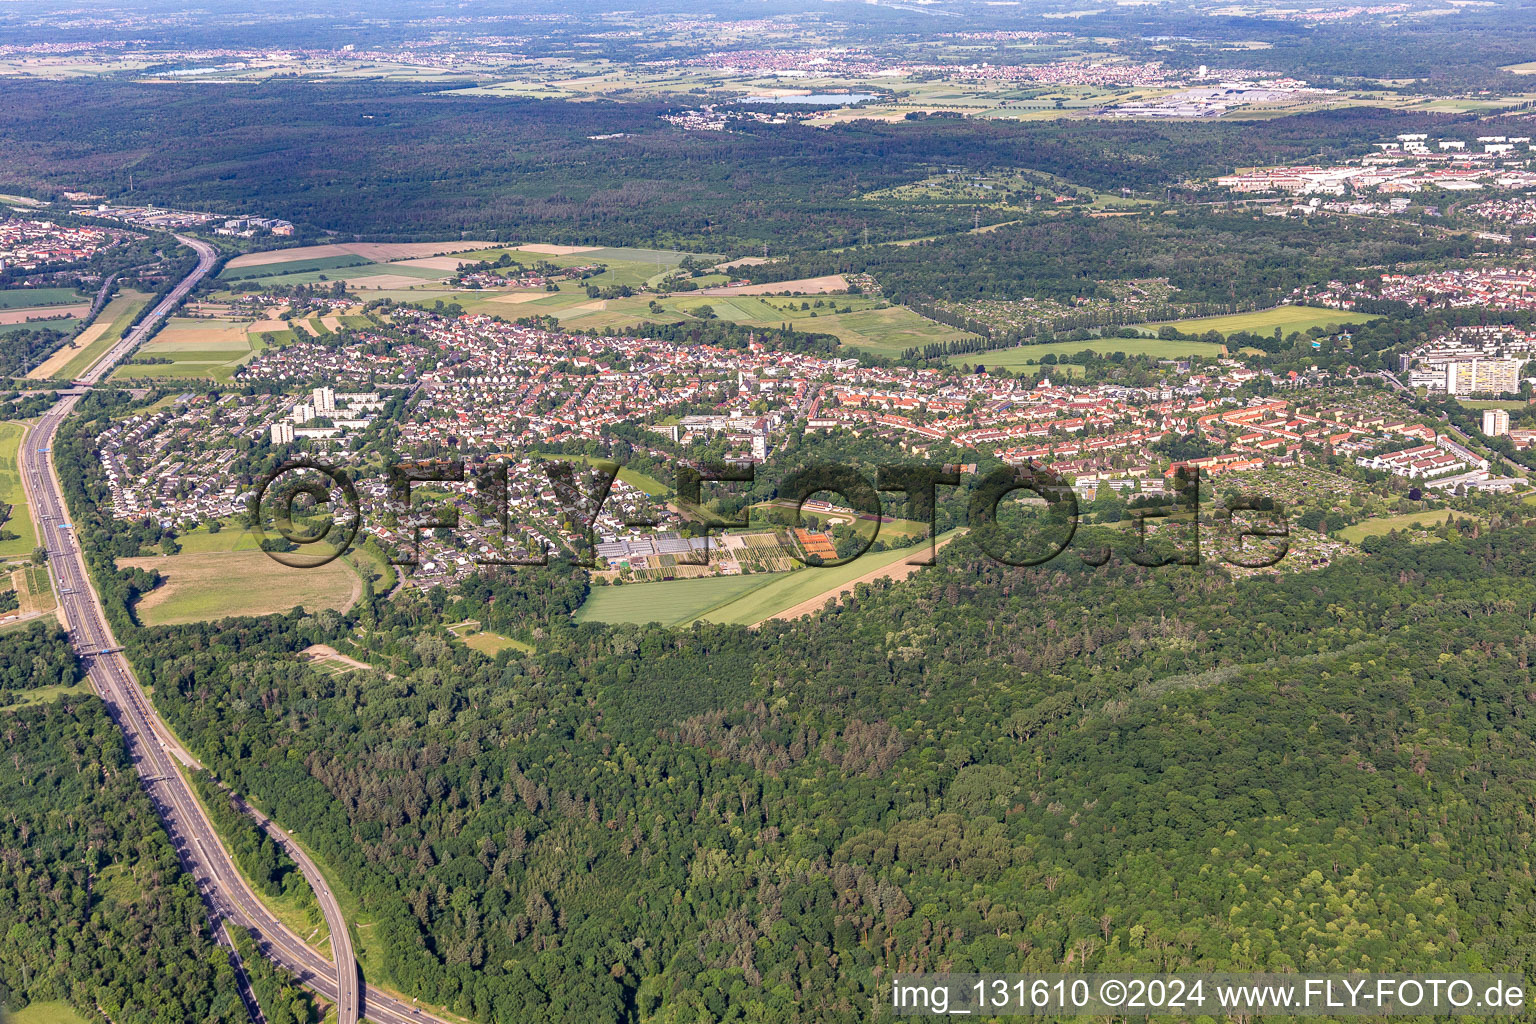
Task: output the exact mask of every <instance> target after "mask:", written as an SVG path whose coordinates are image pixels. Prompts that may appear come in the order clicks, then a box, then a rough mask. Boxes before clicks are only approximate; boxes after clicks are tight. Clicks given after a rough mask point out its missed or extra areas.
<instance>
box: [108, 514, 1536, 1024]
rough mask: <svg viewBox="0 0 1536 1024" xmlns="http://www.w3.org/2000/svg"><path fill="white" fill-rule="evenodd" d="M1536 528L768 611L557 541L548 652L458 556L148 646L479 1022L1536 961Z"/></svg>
mask: <svg viewBox="0 0 1536 1024" xmlns="http://www.w3.org/2000/svg"><path fill="white" fill-rule="evenodd" d="M1533 540H1536V531H1531V530H1520V529H1516V530H1507V531H1500V532H1498V533H1495V534H1489V535H1484V536H1482V537H1475V536H1471V535H1468V536H1465V537H1461V536H1459V535H1458V536H1457V537H1455V538H1453V539H1452V540H1450V541H1445V542H1441V543H1437V544H1432V545H1410V544H1408V543H1406V542H1400V541H1397V540H1393V539H1390V538H1388V539H1386V540H1385V541H1383V542H1381V543H1376V544H1373V545H1372V548H1373V549H1375V553H1374V554H1373V555H1372V556H1370V557H1368V558H1365V559H1363V560H1358V561H1355V560H1351V561H1346V562H1345V563H1342V564H1340V565H1337V566H1335V567H1334V568H1331V569H1328V570H1324V571H1322V572H1319V573H1315V574H1296V575H1290V576H1282V577H1279V578H1276V579H1253V580H1249V581H1246V582H1241V583H1234V582H1232V581H1230V580H1228V579H1227V578H1226V577H1225V576H1224V575H1223V574H1222V573H1221V572H1220V571H1219V570H1216V569H1210V568H1186V567H1174V568H1163V569H1156V570H1147V569H1140V568H1136V567H1130V566H1120V567H1116V566H1113V565H1111V566H1108V567H1104V568H1100V569H1092V568H1088V567H1086V566H1081V565H1076V560H1072V559H1067V560H1064V561H1059V562H1056V563H1052V564H1051V566H1049V567H1046V568H1037V569H1010V568H1007V567H1004V566H1000V565H997V564H996V563H994V562H993V561H991V560H990V559H988V558H986V557H984V556H983V555H981V554H980V553H979V552H978V551H976V550H975V548H974V547H972V546H971V545H970V544H969V542H968V541H964V540H962V541H957V542H955V543H954V544H952V545H951V546H950V548H948V549H946V552H945V555H944V557H943V558H942V559H941V564H940V565H939V567H938V568H935V569H931V570H926V571H924V572H923V573H920V574H919V575H918V576H916V577H914V578H913V579H912V580H910V581H908V582H906V583H904V584H899V585H890V584H885V585H880V586H877V587H874V588H872V589H865V590H862V591H861V593H860V595H859V596H858V598H857V599H856V600H854V601H852V602H850V603H849V604H847V605H846V606H844V607H843V608H842V609H841V610H839V611H838V612H835V613H831V614H828V615H825V616H823V617H822V618H821V619H819V620H818V621H814V622H813V621H803V622H800V623H796V624H777V625H769V626H766V627H764V628H762V629H760V630H748V629H741V628H736V627H714V626H697V627H695V628H693V629H690V630H687V631H683V632H672V631H666V630H662V629H659V628H643V627H621V628H598V627H592V626H583V627H575V626H572V625H571V624H570V623H569V621H568V620H567V618H566V613H565V611H564V610H563V609H564V607H565V605H564V603H563V602H560V603H556V604H554V605H553V606H546V607H545V608H544V610H543V611H542V612H541V611H540V609H539V607H538V604H537V602H536V601H531V600H530V598H533V596H534V595H535V594H536V593H538V592H540V591H541V590H545V589H546V588H547V592H549V593H559V592H560V586H561V584H560V578H559V577H556V576H552V575H550V574H546V573H543V572H539V573H530V574H526V575H520V576H518V577H517V578H518V579H520V580H521V581H522V582H521V583H520V584H519V585H518V589H517V590H516V591H513V592H510V593H509V599H510V600H512V601H514V603H516V602H519V601H521V602H522V603H521V604H519V605H518V607H519V612H518V614H519V615H520V616H521V617H522V619H523V620H524V623H525V630H526V631H525V633H524V634H523V635H527V636H529V637H531V638H533V639H534V641H535V644H536V649H535V652H534V653H533V654H529V655H521V654H518V653H517V652H515V651H509V652H504V653H503V654H501V655H500V656H498V658H497V659H496V660H495V661H492V660H491V659H488V658H484V657H482V656H480V655H478V654H476V653H474V652H471V651H469V650H467V649H465V648H463V647H462V646H460V645H459V644H457V643H456V642H455V641H453V640H451V639H450V638H448V637H447V636H446V634H443V633H441V632H439V631H438V630H435V629H433V628H432V625H431V624H432V623H433V622H434V621H443V620H444V618H448V619H451V618H453V617H454V616H457V615H461V614H463V612H464V611H465V606H464V605H463V603H462V601H461V599H457V598H454V597H452V596H451V595H446V594H444V593H442V592H440V591H435V592H433V593H432V594H429V595H424V596H422V597H420V598H419V599H415V600H414V602H413V600H412V599H406V600H403V601H402V600H399V599H397V600H396V601H393V602H389V603H388V604H386V605H375V606H371V607H370V608H368V609H366V610H365V612H364V614H365V616H366V617H367V625H366V626H365V628H364V630H363V632H362V633H361V634H353V633H352V632H351V630H352V626H351V624H350V623H349V621H348V620H347V619H346V618H344V617H342V616H339V615H335V614H334V613H324V614H322V615H317V616H303V615H299V614H294V615H291V616H286V617H279V618H272V619H266V620H239V621H231V622H228V623H225V624H222V625H210V626H203V627H192V628H190V629H188V628H181V629H177V630H166V629H161V630H145V631H142V632H140V633H138V634H137V635H136V637H135V639H134V641H133V649H134V651H135V659H136V661H137V662H138V665H139V667H140V669H141V671H142V672H143V673H144V675H145V677H146V681H148V682H152V683H153V684H154V685H155V687H156V691H155V694H156V700H157V702H158V703H159V705H160V707H161V708H162V710H163V711H164V712H165V713H166V714H167V716H168V717H169V719H170V720H171V722H172V724H173V726H174V727H175V728H176V730H177V731H178V733H179V734H180V735H182V736H184V737H185V738H187V740H188V741H190V742H191V744H192V745H193V747H194V749H195V750H196V751H197V753H198V754H199V756H201V757H203V758H205V759H206V760H207V762H208V763H209V764H210V765H211V766H212V767H213V768H214V769H215V770H216V771H217V772H218V773H219V774H220V776H221V777H222V778H223V779H224V780H225V781H226V782H227V783H229V784H230V785H232V786H233V787H234V788H235V789H236V790H238V791H240V792H242V793H245V794H247V795H249V796H250V797H251V798H253V799H255V800H256V801H258V802H259V803H260V804H262V806H264V807H265V808H266V809H268V810H271V811H273V812H274V813H276V814H277V816H278V817H279V818H280V819H281V820H283V821H285V822H289V823H293V824H294V825H297V826H300V827H302V828H304V829H305V831H306V834H307V835H308V836H309V837H310V842H311V843H312V844H313V845H314V847H315V849H316V850H317V851H318V853H319V854H320V855H321V857H322V858H323V859H324V860H325V861H326V863H327V864H329V866H330V868H331V870H332V871H333V872H334V873H335V877H336V880H337V881H338V882H339V883H340V884H341V885H342V886H343V888H344V890H346V891H350V892H351V893H352V894H353V895H354V896H355V897H356V898H357V899H358V900H359V901H360V904H361V906H362V908H363V913H364V915H365V917H366V918H367V919H368V920H369V921H371V922H375V923H376V925H377V934H378V936H379V941H380V942H381V943H382V945H383V949H384V953H385V959H386V960H387V963H388V977H387V978H376V979H375V980H385V981H388V982H390V983H392V984H395V985H398V986H400V987H401V988H403V989H405V990H407V991H409V992H411V993H412V994H416V995H419V996H421V997H422V998H424V999H427V1000H430V1001H433V1002H436V1003H440V1004H443V1005H446V1006H448V1007H449V1008H451V1009H453V1010H455V1011H457V1012H460V1013H464V1014H466V1015H469V1016H471V1017H474V1018H476V1019H478V1020H484V1021H496V1022H512V1021H533V1020H544V1019H549V1018H551V1017H553V1016H561V1015H563V1016H567V1017H571V1018H580V1019H619V1020H626V1019H633V1020H656V1021H681V1020H688V1021H695V1020H710V1021H726V1020H737V1019H772V1020H784V1021H839V1020H847V1021H854V1020H862V1019H864V1015H865V1013H866V1011H867V1007H868V1005H869V1000H870V999H871V998H872V993H873V992H874V991H875V990H876V989H877V988H878V986H879V979H880V978H881V977H884V976H886V975H888V974H889V973H890V972H891V971H895V970H938V969H952V970H957V971H964V970H969V969H977V970H1022V971H1028V970H1059V969H1063V968H1081V967H1085V966H1086V967H1089V968H1092V969H1103V970H1112V969H1118V970H1132V969H1140V970H1180V969H1216V968H1230V969H1238V970H1242V969H1255V970H1256V969H1268V970H1284V969H1291V968H1294V969H1306V970H1315V971H1322V970H1349V969H1364V968H1371V969H1380V970H1411V969H1414V968H1424V967H1429V966H1431V965H1434V966H1439V967H1444V966H1446V965H1453V966H1455V967H1458V968H1465V969H1469V970H1470V969H1480V968H1483V967H1487V968H1489V969H1510V970H1529V969H1530V967H1531V963H1532V953H1533V952H1536V950H1533V948H1532V946H1531V942H1530V940H1529V939H1527V938H1523V937H1522V935H1523V934H1524V933H1526V932H1527V931H1528V925H1529V919H1530V914H1531V907H1532V899H1533V896H1536V893H1533V891H1532V889H1533V886H1532V882H1531V876H1530V871H1529V869H1530V858H1529V836H1530V833H1531V830H1532V810H1531V805H1530V801H1529V798H1528V792H1529V786H1530V784H1531V780H1532V772H1533V769H1532V768H1531V765H1532V764H1533V763H1536V747H1533V722H1532V718H1531V714H1530V711H1529V707H1530V700H1531V694H1530V692H1529V690H1530V685H1529V680H1530V673H1529V664H1530V660H1531V657H1532V654H1533V653H1536V650H1533V645H1532V641H1531V639H1530V635H1529V633H1530V621H1531V616H1532V609H1533V607H1536V570H1532V569H1531V567H1530V564H1529V560H1528V559H1526V558H1524V557H1523V552H1524V550H1525V547H1526V545H1527V544H1530V543H1531V542H1532V541H1533ZM1069 563H1071V564H1069ZM1074 565H1076V567H1074ZM496 586H501V585H500V584H492V585H491V587H492V589H491V590H489V591H484V592H482V594H481V597H480V598H478V599H477V600H479V601H481V602H482V603H483V602H484V601H485V600H486V599H487V598H488V597H489V598H490V599H491V600H492V601H493V602H494V601H495V600H496V598H495V596H494V595H495V587H496ZM517 594H522V595H524V596H523V597H521V598H519V597H517V596H516V595H517ZM413 605H414V608H413ZM1086 609H1092V612H1091V613H1090V612H1088V611H1086ZM316 641H324V642H329V643H336V644H341V645H343V646H345V647H347V648H348V649H349V650H352V651H353V652H354V653H355V654H356V655H358V656H360V657H362V658H365V659H366V660H369V661H371V662H372V663H374V664H376V665H378V666H379V668H380V669H381V671H378V672H372V673H364V672H358V673H352V674H348V675H331V674H323V673H320V672H316V671H314V670H312V669H310V668H308V667H306V666H305V665H303V664H301V663H300V662H299V660H298V659H297V658H296V657H295V655H294V652H295V651H297V650H299V649H301V648H302V647H303V646H305V645H307V644H309V643H312V642H316ZM962 652H963V656H962ZM384 669H387V670H388V671H389V672H390V673H391V674H390V675H386V674H385V673H384V671H382V670H384Z"/></svg>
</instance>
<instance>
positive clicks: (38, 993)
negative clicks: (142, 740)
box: [0, 625, 247, 1024]
mask: <svg viewBox="0 0 1536 1024" xmlns="http://www.w3.org/2000/svg"><path fill="white" fill-rule="evenodd" d="M0 665H3V666H4V672H5V673H6V684H5V685H6V686H7V687H9V688H10V689H9V690H8V691H4V692H0V704H4V703H5V702H6V697H7V695H9V696H15V695H16V692H17V691H19V690H23V689H36V688H38V687H44V686H53V685H56V684H58V683H60V682H71V681H73V680H74V679H75V678H76V677H77V675H78V671H79V670H78V668H77V666H76V664H75V659H74V654H73V652H72V651H71V650H70V648H69V645H68V643H67V642H66V640H65V638H64V636H63V634H62V633H61V632H59V631H58V630H57V629H49V628H46V627H43V626H40V625H34V626H31V627H29V628H28V629H26V630H24V631H21V632H15V631H12V632H9V633H6V634H3V635H0ZM18 676H19V677H20V678H18ZM0 737H3V738H4V740H5V756H4V757H3V758H0V807H4V808H5V813H4V815H3V816H0V851H3V853H0V935H3V936H4V940H5V941H4V942H0V1004H4V1005H5V1006H7V1007H9V1008H11V1009H13V1010H19V1009H22V1008H24V1007H26V1006H27V1005H29V1004H30V1003H32V1002H46V1001H52V1000H67V1001H68V1002H70V1003H71V1004H73V1005H74V1006H75V1007H76V1009H78V1010H79V1011H80V1012H81V1013H82V1014H84V1015H85V1016H86V1017H87V1018H90V1019H102V1018H105V1019H107V1020H111V1021H114V1022H117V1024H210V1022H214V1024H217V1022H229V1024H235V1022H243V1021H245V1020H247V1016H246V1009H245V1006H244V1005H243V1004H242V1002H241V1001H240V997H239V995H238V992H237V990H236V987H235V975H234V968H233V967H232V966H231V964H230V961H229V958H228V956H227V954H226V953H225V952H224V951H222V950H220V949H219V948H218V947H217V946H215V945H214V943H213V940H212V938H211V936H210V934H209V932H208V924H207V916H206V910H205V909H204V907H203V903H202V900H201V899H200V898H199V897H198V895H197V892H196V890H195V889H194V888H193V886H192V881H191V879H190V878H189V877H187V876H186V875H184V874H183V873H182V871H181V867H180V865H179V863H178V861H177V857H176V852H175V850H174V849H173V848H172V847H171V843H170V840H169V839H168V838H167V837H166V834H165V832H164V830H163V829H162V828H161V825H160V821H159V819H158V818H156V816H155V812H154V809H153V808H152V807H151V806H150V803H149V800H148V798H147V797H146V796H145V795H144V793H143V791H142V790H141V789H140V788H139V779H138V775H137V773H136V772H135V771H134V768H133V765H132V763H131V762H130V761H129V759H128V754H127V751H126V750H125V748H124V746H123V739H122V733H121V732H119V730H118V727H117V725H116V724H115V723H114V722H113V721H112V720H111V719H110V718H108V717H107V714H106V710H105V708H104V707H103V705H102V703H101V702H100V701H99V700H98V699H97V698H95V697H94V696H90V695H84V694H64V695H61V696H57V697H55V698H54V699H52V700H51V701H47V702H42V703H36V704H20V705H15V706H12V707H9V708H0Z"/></svg>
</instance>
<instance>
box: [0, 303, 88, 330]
mask: <svg viewBox="0 0 1536 1024" xmlns="http://www.w3.org/2000/svg"><path fill="white" fill-rule="evenodd" d="M90 311H91V304H90V303H89V302H76V303H72V304H70V305H67V306H14V307H11V308H9V309H0V324H7V325H11V324H32V325H34V326H44V325H46V324H48V323H49V322H50V321H55V320H62V319H76V320H78V319H79V318H81V317H83V316H85V315H86V314H87V313H89V312H90Z"/></svg>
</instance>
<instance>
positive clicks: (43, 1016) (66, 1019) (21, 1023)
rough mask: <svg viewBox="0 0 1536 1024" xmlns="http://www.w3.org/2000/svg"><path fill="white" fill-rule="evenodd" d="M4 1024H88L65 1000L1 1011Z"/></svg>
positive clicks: (0, 1015)
mask: <svg viewBox="0 0 1536 1024" xmlns="http://www.w3.org/2000/svg"><path fill="white" fill-rule="evenodd" d="M0 1022H4V1024H86V1020H85V1018H84V1017H82V1016H80V1014H79V1012H77V1011H76V1010H75V1008H74V1007H73V1006H70V1005H69V1004H68V1003H66V1002H63V1001H58V1002H50V1003H33V1004H32V1005H31V1006H28V1007H26V1008H25V1009H21V1010H7V1011H5V1012H4V1013H0Z"/></svg>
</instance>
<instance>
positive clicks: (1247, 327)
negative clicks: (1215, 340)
mask: <svg viewBox="0 0 1536 1024" xmlns="http://www.w3.org/2000/svg"><path fill="white" fill-rule="evenodd" d="M1380 319H1382V318H1381V317H1380V316H1373V315H1371V314H1369V313H1351V312H1348V311H1346V310H1342V309H1318V308H1317V307H1315V306H1276V307H1274V308H1273V309H1261V310H1257V311H1256V312H1253V313H1233V314H1231V315H1229V316H1207V317H1200V318H1199V319H1195V320H1171V321H1169V322H1168V323H1167V324H1166V325H1164V324H1146V325H1144V326H1143V327H1138V328H1137V329H1138V330H1146V331H1149V332H1151V333H1154V334H1155V333H1156V332H1157V329H1158V328H1159V327H1163V326H1169V327H1177V328H1178V329H1179V330H1181V331H1183V332H1184V333H1185V334H1204V333H1205V332H1206V331H1215V332H1217V333H1218V334H1224V335H1225V334H1232V333H1234V332H1236V331H1248V332H1249V333H1251V334H1272V333H1274V330H1275V328H1276V327H1278V328H1280V330H1281V331H1282V332H1283V333H1285V334H1290V333H1291V332H1292V331H1305V330H1309V329H1311V328H1313V327H1329V326H1334V327H1341V326H1344V325H1346V324H1363V323H1365V322H1366V321H1367V320H1380Z"/></svg>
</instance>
